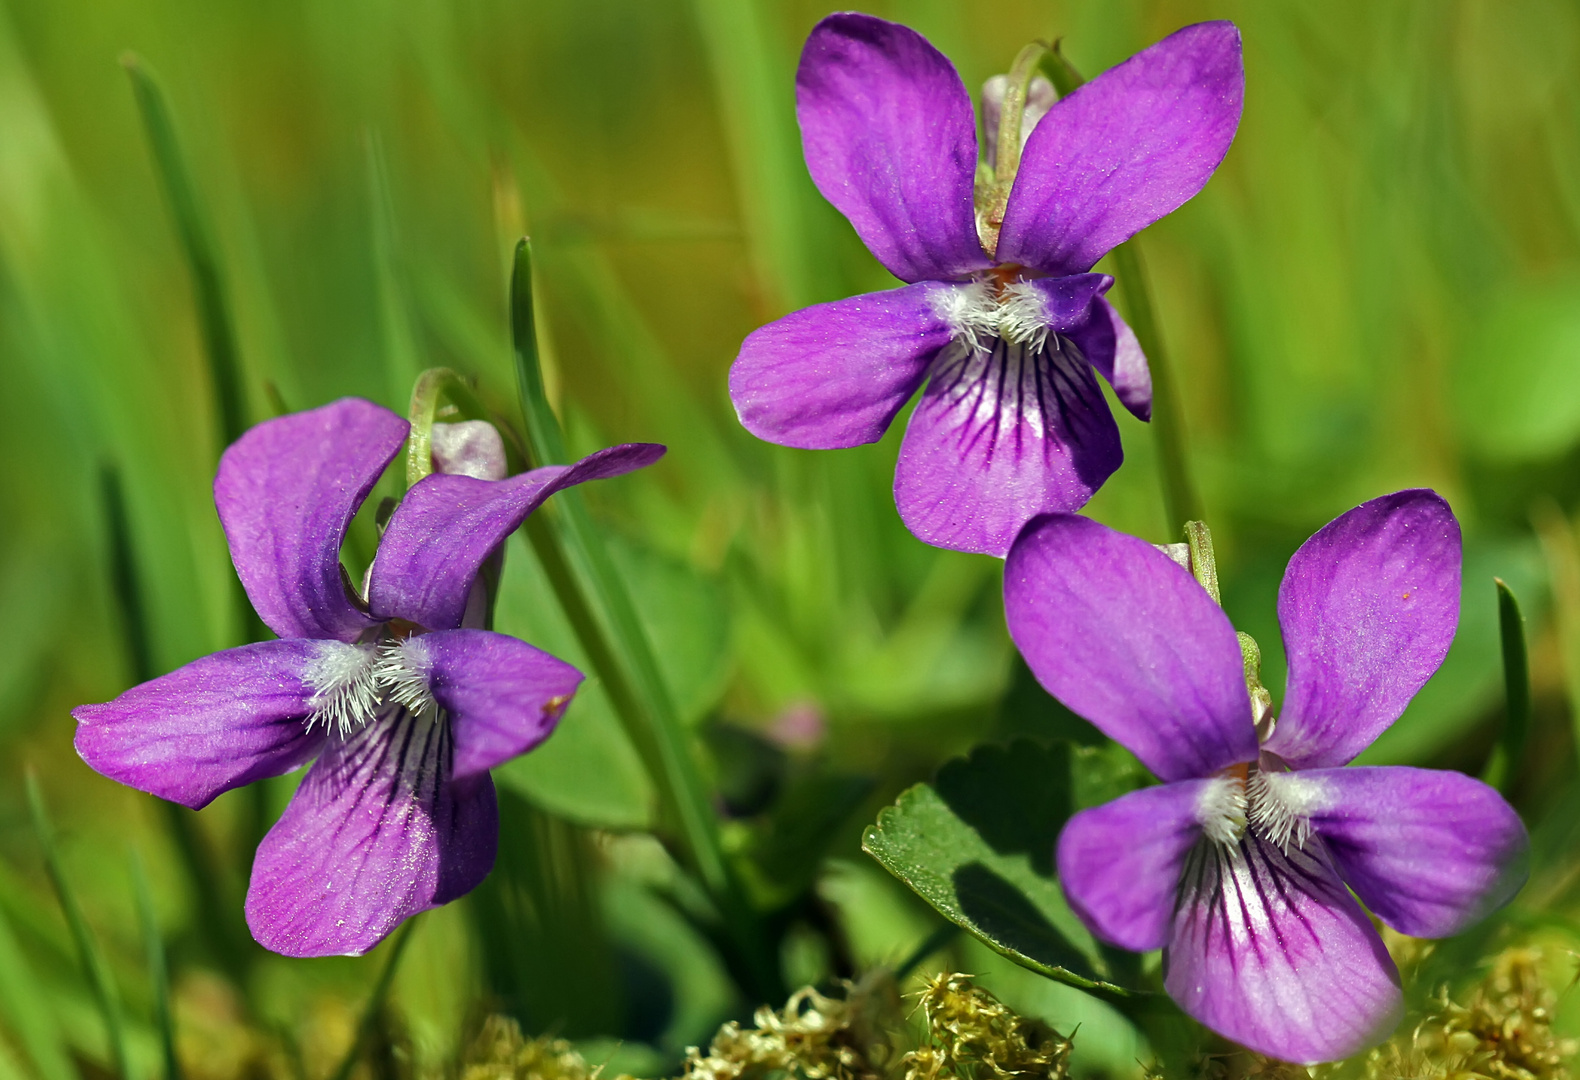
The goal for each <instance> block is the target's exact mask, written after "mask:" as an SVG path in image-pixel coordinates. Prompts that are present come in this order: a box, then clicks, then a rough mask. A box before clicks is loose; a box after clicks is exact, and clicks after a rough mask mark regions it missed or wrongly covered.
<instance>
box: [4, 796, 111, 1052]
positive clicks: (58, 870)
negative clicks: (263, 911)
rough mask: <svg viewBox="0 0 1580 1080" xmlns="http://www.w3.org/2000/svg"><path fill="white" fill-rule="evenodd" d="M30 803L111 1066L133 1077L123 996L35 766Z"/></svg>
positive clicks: (52, 880)
mask: <svg viewBox="0 0 1580 1080" xmlns="http://www.w3.org/2000/svg"><path fill="white" fill-rule="evenodd" d="M27 803H28V808H29V810H31V811H32V815H33V831H34V833H35V835H36V836H37V837H38V846H39V847H40V848H42V849H43V852H44V869H45V871H46V872H47V873H48V874H49V881H50V884H51V885H53V886H54V887H55V897H56V899H58V900H59V901H60V908H61V911H62V912H64V913H65V915H66V925H67V926H68V927H69V928H70V929H71V937H72V941H74V942H75V943H76V946H77V957H78V959H79V960H81V961H82V970H83V974H84V975H86V976H87V978H88V987H89V989H91V990H92V991H93V1000H94V1003H95V1004H96V1005H98V1007H99V1016H100V1018H101V1019H102V1020H103V1021H104V1038H105V1042H106V1043H107V1044H108V1046H109V1051H110V1065H111V1068H112V1070H113V1071H114V1073H115V1075H116V1076H119V1077H121V1080H132V1076H131V1072H130V1071H129V1065H128V1062H127V1057H126V1037H125V1029H124V1026H123V1024H122V1021H121V999H120V997H119V995H118V994H117V993H116V991H115V981H114V978H113V977H112V975H111V974H110V963H109V961H108V960H106V959H105V957H104V953H103V952H102V951H101V950H100V949H99V943H98V941H97V940H95V938H94V936H93V931H92V930H90V929H89V928H88V920H87V919H86V918H84V917H83V914H82V908H81V907H80V906H79V905H78V903H77V895H76V893H74V892H72V889H71V883H70V882H69V881H67V880H66V871H65V868H64V867H62V866H61V862H60V851H59V849H58V848H57V847H56V846H55V830H54V829H53V828H52V827H51V826H50V822H49V813H48V811H46V810H45V809H44V796H43V793H42V792H40V791H39V787H38V777H36V776H35V775H33V771H32V770H31V769H29V770H28V773H27Z"/></svg>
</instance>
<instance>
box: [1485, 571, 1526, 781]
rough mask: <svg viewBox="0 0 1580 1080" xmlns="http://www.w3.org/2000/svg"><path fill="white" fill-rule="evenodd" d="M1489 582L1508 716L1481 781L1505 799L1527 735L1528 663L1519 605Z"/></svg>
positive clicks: (1498, 581) (1496, 581) (1510, 594)
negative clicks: (1495, 606)
mask: <svg viewBox="0 0 1580 1080" xmlns="http://www.w3.org/2000/svg"><path fill="white" fill-rule="evenodd" d="M1492 580H1493V582H1494V584H1495V585H1496V586H1497V589H1498V631H1499V636H1500V637H1501V639H1502V644H1503V687H1504V694H1505V696H1506V700H1507V703H1508V704H1507V710H1508V712H1507V715H1506V716H1505V718H1504V721H1503V731H1502V732H1501V733H1500V734H1499V736H1498V744H1497V746H1495V747H1493V751H1492V757H1491V758H1490V759H1489V760H1488V762H1487V767H1486V768H1485V769H1484V770H1482V773H1481V778H1482V779H1483V780H1485V781H1486V782H1487V783H1489V784H1491V785H1492V786H1493V787H1495V788H1497V789H1498V790H1499V791H1501V792H1503V793H1504V794H1505V795H1507V794H1508V793H1509V790H1510V789H1511V788H1512V787H1513V786H1514V780H1515V778H1516V777H1517V776H1518V774H1519V771H1520V762H1521V761H1523V760H1524V758H1525V741H1526V739H1527V738H1528V737H1529V735H1530V731H1531V663H1530V655H1529V651H1528V650H1527V648H1526V642H1525V616H1524V614H1523V613H1522V612H1521V611H1520V602H1519V600H1518V599H1516V598H1515V596H1514V590H1512V589H1510V588H1509V587H1508V585H1507V584H1505V583H1504V581H1503V579H1502V578H1493V579H1492Z"/></svg>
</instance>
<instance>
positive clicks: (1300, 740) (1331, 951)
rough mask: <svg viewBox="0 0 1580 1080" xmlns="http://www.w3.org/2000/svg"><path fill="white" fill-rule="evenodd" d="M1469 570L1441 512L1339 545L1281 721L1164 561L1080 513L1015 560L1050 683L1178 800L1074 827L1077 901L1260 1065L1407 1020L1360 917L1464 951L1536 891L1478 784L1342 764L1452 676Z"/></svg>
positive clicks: (1118, 804) (1355, 1047)
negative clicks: (1151, 958) (1482, 924)
mask: <svg viewBox="0 0 1580 1080" xmlns="http://www.w3.org/2000/svg"><path fill="white" fill-rule="evenodd" d="M1459 576H1460V537H1459V524H1458V522H1456V521H1455V520H1454V516H1453V514H1452V512H1451V511H1450V510H1449V508H1448V504H1447V503H1445V502H1444V501H1443V500H1442V499H1441V498H1439V497H1438V496H1437V495H1436V494H1434V493H1433V492H1430V491H1402V492H1399V493H1397V494H1394V495H1388V496H1384V497H1383V498H1380V499H1374V500H1372V501H1371V502H1368V503H1365V504H1363V505H1361V506H1359V507H1357V508H1355V509H1354V510H1351V511H1349V512H1348V513H1346V514H1344V515H1342V516H1341V517H1339V518H1338V519H1336V520H1335V521H1333V522H1331V523H1329V524H1328V525H1326V526H1325V527H1324V528H1323V529H1322V530H1321V531H1320V532H1318V533H1317V534H1316V535H1315V536H1313V537H1311V539H1310V540H1308V541H1307V542H1306V543H1305V544H1304V545H1303V546H1302V547H1301V548H1300V550H1299V551H1298V552H1296V553H1295V556H1294V558H1293V559H1291V560H1290V563H1289V568H1288V570H1287V572H1286V573H1285V575H1284V581H1283V584H1282V586H1281V587H1280V589H1279V595H1278V615H1279V623H1280V626H1281V627H1282V630H1283V636H1284V645H1285V649H1286V651H1287V653H1288V656H1289V683H1288V691H1287V694H1286V696H1285V701H1284V706H1283V710H1282V712H1281V713H1280V714H1279V715H1278V716H1277V718H1276V721H1275V720H1274V718H1273V716H1272V715H1271V713H1270V712H1269V711H1267V710H1265V709H1263V710H1262V711H1263V712H1264V713H1265V715H1262V716H1257V715H1256V711H1257V709H1256V707H1255V706H1253V703H1252V699H1251V697H1250V695H1249V693H1248V692H1247V688H1246V682H1245V677H1244V676H1245V669H1244V664H1243V660H1242V655H1241V650H1240V646H1239V643H1238V641H1237V639H1236V636H1235V631H1234V628H1233V627H1232V626H1231V625H1230V624H1229V620H1228V618H1227V617H1226V616H1225V615H1224V613H1223V612H1222V611H1221V610H1220V609H1219V608H1218V606H1217V605H1216V604H1214V603H1213V602H1212V600H1211V598H1210V597H1209V596H1208V595H1207V593H1206V591H1205V590H1203V589H1202V588H1201V587H1200V586H1198V585H1197V583H1196V582H1195V580H1194V579H1193V578H1192V577H1191V575H1190V574H1189V573H1188V572H1187V571H1185V570H1184V569H1182V568H1181V567H1180V566H1178V565H1177V564H1176V563H1174V562H1173V561H1172V560H1171V559H1169V558H1168V556H1166V555H1164V554H1163V553H1162V552H1160V551H1159V550H1158V549H1156V548H1154V547H1153V546H1152V545H1150V544H1148V543H1145V542H1144V541H1142V540H1138V539H1136V538H1134V537H1130V536H1124V535H1122V534H1120V533H1116V532H1114V531H1112V530H1110V529H1108V528H1106V527H1104V526H1102V525H1099V524H1098V523H1096V522H1094V521H1090V520H1088V519H1086V518H1082V517H1076V516H1073V515H1067V514H1059V515H1051V516H1049V517H1045V518H1042V519H1040V520H1038V521H1034V522H1032V523H1031V524H1029V525H1028V526H1027V528H1026V531H1025V532H1024V533H1023V534H1022V535H1021V537H1020V538H1019V539H1018V540H1017V541H1016V543H1015V546H1014V548H1013V550H1011V552H1010V554H1009V560H1008V563H1007V565H1006V568H1005V585H1004V595H1005V609H1006V615H1007V618H1008V621H1009V628H1010V634H1011V636H1012V637H1013V638H1014V639H1015V643H1016V645H1017V646H1019V648H1020V650H1021V652H1022V653H1023V654H1024V655H1025V657H1026V662H1027V663H1028V664H1029V665H1030V666H1031V669H1032V671H1033V672H1035V673H1036V675H1037V678H1038V679H1039V680H1040V681H1041V683H1042V684H1043V686H1045V687H1046V688H1047V689H1048V690H1049V692H1050V693H1052V694H1054V695H1055V696H1056V697H1058V698H1059V700H1061V701H1063V702H1064V703H1065V704H1066V705H1068V706H1069V707H1070V708H1071V709H1073V710H1074V711H1075V712H1077V713H1079V714H1081V715H1082V716H1084V717H1086V718H1087V719H1088V720H1090V721H1091V722H1092V723H1094V724H1095V725H1097V727H1098V728H1100V729H1101V730H1102V731H1103V732H1104V733H1105V734H1107V735H1108V736H1110V737H1111V738H1113V739H1115V740H1117V741H1118V742H1120V743H1122V744H1123V745H1125V746H1126V747H1128V748H1129V749H1130V750H1131V751H1133V752H1134V753H1135V755H1136V756H1137V757H1138V758H1140V759H1141V761H1142V763H1143V764H1145V765H1146V766H1147V768H1149V769H1151V770H1152V771H1153V772H1154V773H1155V774H1156V775H1157V776H1158V778H1159V779H1161V780H1162V781H1163V783H1162V784H1161V785H1159V786H1157V787H1149V788H1143V789H1142V790H1140V791H1136V792H1133V793H1131V794H1129V795H1125V796H1122V797H1121V798H1118V799H1116V800H1114V801H1113V802H1111V803H1108V804H1107V805H1105V806H1099V807H1095V808H1093V809H1090V810H1085V811H1082V812H1081V813H1079V814H1077V815H1075V816H1074V817H1073V818H1071V819H1070V821H1069V823H1068V824H1067V825H1066V826H1065V829H1064V832H1063V834H1062V835H1061V836H1060V838H1059V850H1058V869H1059V879H1060V881H1061V883H1062V884H1063V886H1064V891H1065V894H1066V895H1067V896H1068V897H1069V900H1070V906H1071V907H1072V908H1073V909H1074V910H1075V912H1076V913H1077V914H1078V915H1079V916H1080V917H1081V919H1082V921H1083V922H1085V923H1086V925H1087V926H1088V927H1090V928H1091V930H1092V932H1093V933H1094V934H1096V935H1097V936H1098V937H1100V938H1102V939H1103V940H1105V941H1108V942H1111V943H1113V944H1115V945H1119V946H1122V947H1124V948H1127V949H1134V950H1136V951H1144V950H1150V949H1158V948H1161V949H1164V950H1165V952H1164V954H1163V957H1164V960H1163V962H1164V985H1165V987H1166V988H1167V990H1168V992H1169V994H1170V995H1171V996H1172V997H1173V998H1174V999H1175V1001H1177V1002H1178V1003H1179V1004H1180V1006H1181V1007H1182V1008H1183V1009H1184V1010H1185V1011H1186V1012H1187V1013H1189V1014H1190V1015H1191V1016H1193V1017H1195V1018H1196V1019H1197V1020H1199V1021H1201V1022H1202V1023H1203V1024H1205V1025H1206V1026H1208V1027H1210V1028H1212V1029H1213V1030H1215V1031H1217V1032H1219V1033H1221V1034H1223V1035H1225V1036H1227V1037H1229V1038H1231V1039H1234V1040H1235V1041H1237V1042H1239V1043H1242V1044H1244V1045H1245V1046H1247V1047H1250V1048H1251V1049H1253V1050H1256V1051H1259V1052H1261V1053H1263V1054H1267V1055H1269V1056H1271V1057H1277V1058H1283V1059H1286V1060H1290V1061H1297V1062H1302V1063H1308V1064H1309V1063H1315V1062H1320V1061H1331V1060H1336V1059H1338V1058H1342V1057H1346V1056H1348V1055H1350V1054H1353V1053H1356V1052H1358V1051H1360V1050H1362V1049H1365V1048H1366V1047H1368V1046H1371V1045H1373V1044H1375V1043H1377V1042H1378V1041H1380V1040H1381V1039H1383V1038H1384V1037H1385V1036H1386V1035H1387V1034H1388V1032H1389V1031H1391V1030H1392V1028H1393V1027H1394V1026H1395V1025H1396V1024H1397V1023H1398V1020H1399V1017H1400V1015H1401V1011H1402V1008H1403V1001H1402V996H1401V993H1400V988H1399V974H1398V971H1397V970H1396V969H1395V967H1394V964H1393V961H1392V960H1391V959H1390V958H1389V956H1388V952H1387V950H1386V949H1384V948H1383V944H1382V941H1381V939H1380V938H1379V937H1378V935H1377V932H1376V930H1374V929H1373V927H1372V923H1371V921H1370V920H1369V919H1368V918H1367V915H1366V911H1365V910H1363V909H1362V908H1361V906H1360V904H1358V903H1357V902H1356V900H1355V897H1359V898H1360V900H1361V902H1363V903H1364V904H1365V905H1366V907H1367V908H1369V909H1370V910H1371V912H1372V914H1374V915H1375V916H1376V917H1377V918H1379V919H1381V920H1382V921H1383V922H1385V923H1387V924H1388V925H1389V926H1392V927H1393V928H1394V929H1396V930H1398V931H1400V932H1401V933H1405V934H1410V935H1413V936H1418V937H1443V936H1446V935H1449V934H1454V933H1457V932H1458V931H1460V930H1461V929H1463V928H1464V927H1466V926H1468V925H1470V924H1471V923H1473V922H1475V921H1476V920H1477V919H1479V918H1481V917H1482V916H1483V915H1485V914H1487V913H1488V912H1489V911H1491V910H1493V909H1495V908H1497V907H1498V906H1500V905H1502V904H1503V903H1505V902H1507V901H1508V900H1509V898H1510V897H1512V896H1513V895H1514V893H1515V892H1516V891H1517V890H1518V889H1519V887H1520V885H1521V884H1523V882H1524V880H1525V874H1526V857H1527V851H1528V847H1529V841H1528V839H1527V837H1526V833H1525V827H1524V826H1523V825H1522V824H1521V822H1520V819H1519V817H1518V816H1517V815H1516V814H1515V813H1514V811H1513V810H1512V809H1511V808H1510V807H1509V805H1508V804H1507V803H1505V802H1504V801H1503V798H1502V797H1501V796H1500V795H1498V793H1497V792H1495V791H1494V790H1493V789H1491V788H1489V787H1488V786H1487V785H1485V784H1483V783H1481V782H1480V781H1479V780H1473V779H1471V778H1470V777H1468V776H1464V775H1462V774H1460V773H1456V772H1442V771H1437V770H1431V769H1415V768H1405V767H1360V766H1357V767H1351V768H1341V767H1340V766H1343V765H1345V764H1346V763H1347V762H1348V761H1350V760H1351V759H1352V758H1354V757H1355V755H1356V754H1358V753H1360V751H1362V750H1364V749H1365V748H1366V747H1367V746H1368V745H1370V744H1371V742H1372V741H1373V740H1374V739H1375V738H1376V737H1377V736H1378V735H1379V734H1380V733H1381V732H1382V731H1383V730H1384V729H1386V728H1387V727H1388V726H1389V725H1390V724H1392V723H1393V722H1394V720H1396V719H1397V718H1398V717H1399V715H1400V713H1402V712H1403V711H1404V708H1405V706H1406V705H1407V704H1408V703H1409V701H1410V699H1411V698H1412V697H1413V696H1414V695H1415V693H1416V691H1417V690H1419V689H1420V688H1421V686H1422V685H1423V684H1424V683H1425V682H1426V680H1427V679H1428V678H1429V677H1430V676H1431V675H1432V673H1433V672H1434V671H1436V670H1437V667H1438V665H1439V664H1440V663H1441V662H1442V660H1443V656H1444V654H1445V653H1447V651H1448V646H1449V643H1450V642H1451V641H1452V640H1453V637H1454V630H1455V626H1456V624H1457V623H1458V621H1459ZM1352 890H1353V894H1354V895H1353V896H1352V895H1351V891H1352Z"/></svg>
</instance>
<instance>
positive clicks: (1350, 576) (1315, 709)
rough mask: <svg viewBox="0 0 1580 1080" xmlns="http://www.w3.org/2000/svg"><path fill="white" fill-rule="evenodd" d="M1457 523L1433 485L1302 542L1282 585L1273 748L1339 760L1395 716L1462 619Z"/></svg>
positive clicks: (1306, 764)
mask: <svg viewBox="0 0 1580 1080" xmlns="http://www.w3.org/2000/svg"><path fill="white" fill-rule="evenodd" d="M1459 569H1460V537H1459V522H1457V521H1456V520H1454V513H1453V511H1452V510H1450V509H1449V507H1448V503H1446V502H1444V501H1443V498H1442V497H1441V496H1440V495H1438V494H1437V493H1436V492H1432V491H1426V490H1413V491H1400V492H1396V493H1395V494H1393V495H1384V496H1383V497H1381V498H1378V499H1373V500H1371V501H1370V502H1367V503H1362V504H1361V505H1360V506H1357V507H1356V508H1355V509H1353V510H1350V511H1348V512H1347V513H1345V514H1342V515H1340V516H1339V517H1337V518H1335V519H1334V520H1333V521H1331V522H1329V523H1328V524H1327V525H1324V526H1323V527H1322V529H1321V530H1319V531H1318V532H1317V533H1316V534H1315V535H1314V536H1312V537H1311V539H1309V540H1307V541H1306V542H1305V543H1304V544H1302V545H1301V546H1300V550H1299V551H1297V552H1295V556H1294V558H1292V559H1290V560H1289V568H1288V570H1286V571H1285V572H1284V580H1283V583H1282V584H1281V585H1280V586H1279V589H1278V622H1279V626H1280V627H1281V628H1282V630H1283V633H1284V651H1285V652H1286V653H1287V654H1288V656H1289V684H1288V690H1287V691H1286V692H1285V696H1284V707H1283V709H1282V710H1280V712H1279V716H1278V723H1277V725H1276V726H1275V727H1274V729H1273V734H1272V737H1271V738H1270V739H1268V742H1267V749H1268V750H1270V751H1272V752H1273V753H1275V754H1277V755H1278V756H1279V757H1281V758H1283V759H1284V760H1285V761H1287V762H1288V763H1289V764H1290V765H1292V766H1294V767H1295V768H1297V769H1305V768H1313V767H1317V766H1323V765H1342V764H1344V763H1345V762H1347V761H1349V760H1350V759H1351V758H1353V757H1354V756H1355V755H1356V754H1358V753H1360V752H1361V751H1362V750H1364V749H1366V747H1368V746H1370V745H1371V743H1372V740H1374V739H1376V738H1377V736H1378V735H1379V734H1381V733H1382V732H1383V730H1384V729H1385V728H1387V727H1388V725H1390V724H1392V723H1393V722H1394V721H1395V720H1397V719H1398V718H1399V714H1400V713H1402V712H1404V708H1405V706H1406V705H1408V704H1409V703H1410V699H1411V698H1412V697H1414V696H1415V694H1416V691H1418V690H1420V689H1421V687H1422V686H1423V685H1424V684H1425V683H1426V680H1427V679H1429V678H1431V676H1432V673H1433V672H1435V671H1436V670H1437V668H1438V665H1439V664H1441V663H1442V662H1443V657H1444V656H1445V655H1446V654H1447V653H1448V647H1449V645H1450V644H1451V643H1452V642H1453V640H1454V630H1455V628H1456V627H1457V626H1458V624H1459Z"/></svg>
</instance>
